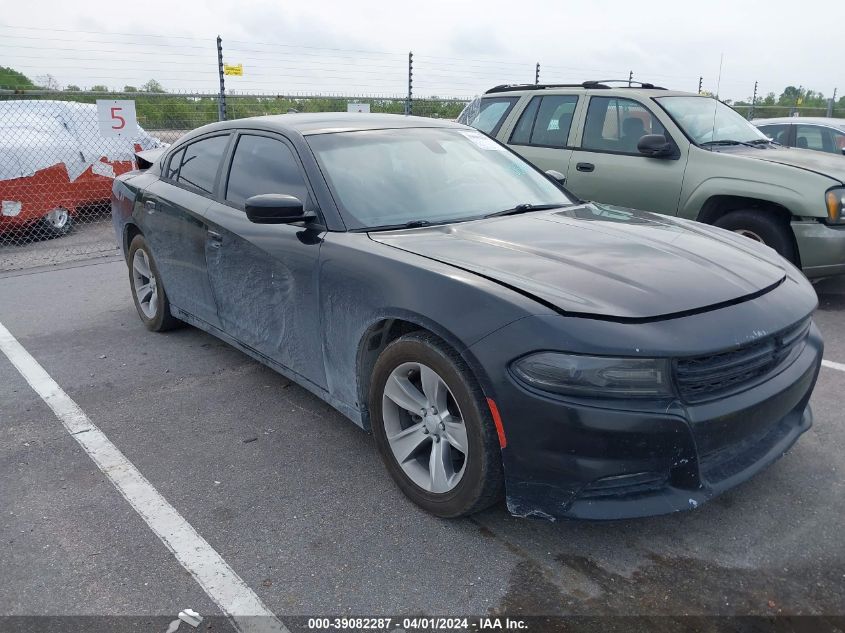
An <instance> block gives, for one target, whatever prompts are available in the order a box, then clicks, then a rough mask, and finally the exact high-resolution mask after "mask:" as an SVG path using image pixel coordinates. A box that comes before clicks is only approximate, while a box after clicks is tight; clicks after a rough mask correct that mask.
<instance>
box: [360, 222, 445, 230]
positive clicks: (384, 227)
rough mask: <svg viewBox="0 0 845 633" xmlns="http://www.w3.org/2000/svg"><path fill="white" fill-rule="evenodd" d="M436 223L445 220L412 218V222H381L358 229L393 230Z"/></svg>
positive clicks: (415, 227) (416, 227)
mask: <svg viewBox="0 0 845 633" xmlns="http://www.w3.org/2000/svg"><path fill="white" fill-rule="evenodd" d="M434 224H444V223H443V222H436V223H435V222H431V221H429V220H411V221H410V222H400V223H399V224H381V225H379V226H366V227H364V228H361V229H355V230H358V231H365V232H369V231H393V230H397V229H418V228H420V227H423V226H433V225H434Z"/></svg>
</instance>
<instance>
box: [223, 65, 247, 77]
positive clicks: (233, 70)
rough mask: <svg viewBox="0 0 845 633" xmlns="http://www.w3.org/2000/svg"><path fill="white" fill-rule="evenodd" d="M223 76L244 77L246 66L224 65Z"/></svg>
mask: <svg viewBox="0 0 845 633" xmlns="http://www.w3.org/2000/svg"><path fill="white" fill-rule="evenodd" d="M223 74H224V75H237V76H238V77H243V74H244V65H243V64H237V65H234V64H223Z"/></svg>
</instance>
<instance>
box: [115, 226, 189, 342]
mask: <svg viewBox="0 0 845 633" xmlns="http://www.w3.org/2000/svg"><path fill="white" fill-rule="evenodd" d="M128 259H129V287H130V288H131V289H132V299H133V300H134V302H135V309H136V310H137V311H138V316H139V317H141V321H142V322H143V324H144V326H145V327H146V328H147V329H148V330H151V331H153V332H164V331H166V330H172V329H173V328H175V327H179V326H180V325H181V324H182V322H181V321H180V320H179V319H177V318H176V317H174V316H173V315H172V314H171V313H170V301H169V300H168V299H167V293H165V291H164V284H163V283H162V282H161V275H160V274H159V272H158V267H157V266H156V263H155V260H154V259H153V256H152V254H151V253H150V249H149V247H148V246H147V243H146V241H144V236H143V235H136V236H135V237H134V238H133V239H132V242H131V244H130V245H129V258H128ZM151 282H152V283H151ZM150 285H151V286H152V287H151V288H150ZM145 289H146V291H145ZM139 291H140V292H139Z"/></svg>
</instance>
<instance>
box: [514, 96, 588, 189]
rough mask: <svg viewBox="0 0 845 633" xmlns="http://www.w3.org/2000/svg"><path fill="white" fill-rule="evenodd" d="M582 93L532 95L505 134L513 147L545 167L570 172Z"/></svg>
mask: <svg viewBox="0 0 845 633" xmlns="http://www.w3.org/2000/svg"><path fill="white" fill-rule="evenodd" d="M578 102H579V97H578V95H561V94H555V95H543V96H534V97H531V100H530V101H529V102H528V104H527V105H526V106H525V109H523V111H522V113H521V114H520V115H519V119H517V121H516V124H515V125H514V126H513V128H512V129H510V130H505V131H504V132H505V134H508V136H507V137H506V138H502V139H500V140H502V141H503V142H505V143H507V144H508V145H509V146H510V147H511V149H513V150H514V151H516V152H518V153H519V154H521V155H522V156H523V157H525V159H526V160H528V161H530V162H532V163H534V164H535V165H537V166H538V167H539V168H540V169H542V170H544V171H545V170H549V169H554V170H555V171H559V172H560V173H562V174H566V170H567V169H568V168H569V161H570V159H571V158H572V138H571V137H572V136H573V130H574V129H576V125H574V122H576V120H577V117H578V116H579V109H578Z"/></svg>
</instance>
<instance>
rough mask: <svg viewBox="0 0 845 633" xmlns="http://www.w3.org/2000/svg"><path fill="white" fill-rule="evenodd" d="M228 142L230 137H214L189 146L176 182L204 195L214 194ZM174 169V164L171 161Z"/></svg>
mask: <svg viewBox="0 0 845 633" xmlns="http://www.w3.org/2000/svg"><path fill="white" fill-rule="evenodd" d="M228 142H229V136H228V135H224V136H212V137H211V138H206V139H203V140H201V141H197V142H196V143H191V144H190V145H188V146H187V147H186V148H185V153H184V155H183V156H182V160H181V164H180V165H179V173H178V174H177V175H176V181H177V182H179V183H181V184H185V185H188V186H189V187H193V188H194V189H198V190H200V191H202V192H203V193H212V192H213V191H214V179H215V178H216V177H217V169H218V167H219V166H220V159H221V158H222V157H223V152H225V151H226V144H227V143H228ZM172 167H173V162H172V161H171V168H172Z"/></svg>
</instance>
